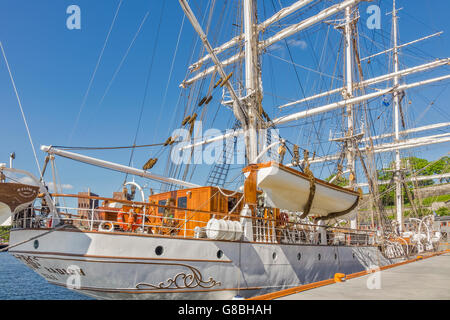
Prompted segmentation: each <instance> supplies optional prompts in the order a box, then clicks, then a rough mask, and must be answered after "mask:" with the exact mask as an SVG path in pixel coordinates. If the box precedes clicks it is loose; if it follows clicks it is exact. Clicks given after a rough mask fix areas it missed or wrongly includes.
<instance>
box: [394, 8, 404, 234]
mask: <svg viewBox="0 0 450 320" xmlns="http://www.w3.org/2000/svg"><path fill="white" fill-rule="evenodd" d="M392 24H393V33H394V34H393V36H394V51H393V59H394V73H395V72H398V71H399V61H398V43H397V28H398V27H397V9H396V7H395V0H393V11H392ZM399 82H400V77H399V76H398V75H396V76H395V77H394V87H397V86H398V85H399ZM399 109H400V99H399V92H398V91H396V92H394V142H395V143H399V142H400V130H399ZM400 167H401V160H400V150H398V149H396V150H395V172H394V181H395V206H396V211H397V222H398V224H399V231H400V232H402V231H403V201H402V184H401V177H400V173H401V172H400V170H401V168H400Z"/></svg>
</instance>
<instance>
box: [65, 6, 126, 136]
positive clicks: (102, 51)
mask: <svg viewBox="0 0 450 320" xmlns="http://www.w3.org/2000/svg"><path fill="white" fill-rule="evenodd" d="M122 2H123V0H120V2H119V5H118V6H117V9H116V13H115V14H114V18H113V20H112V22H111V26H110V27H109V31H108V34H107V36H106V39H105V42H104V43H103V48H102V50H101V51H100V55H99V57H98V59H97V64H96V65H95V68H94V72H93V73H92V76H91V79H90V81H89V85H88V88H87V90H86V92H85V94H84V97H83V100H82V102H81V106H80V111H79V112H78V115H77V119H76V120H75V124H74V126H73V129H72V133H71V134H70V136H69V143H70V141H71V140H72V137H73V134H74V133H75V130H76V128H77V125H78V121H79V120H80V116H81V112H82V111H83V108H84V107H85V105H86V100H87V97H88V95H89V92H90V91H91V87H92V83H93V82H94V78H95V75H96V73H97V70H98V67H99V65H100V61H101V60H102V57H103V53H104V51H105V48H106V45H107V43H108V40H109V36H110V35H111V31H112V29H113V27H114V24H115V22H116V18H117V15H118V14H119V10H120V6H121V5H122Z"/></svg>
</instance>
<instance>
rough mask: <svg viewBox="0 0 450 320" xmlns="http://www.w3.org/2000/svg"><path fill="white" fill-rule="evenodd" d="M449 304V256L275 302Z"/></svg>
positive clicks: (406, 265)
mask: <svg viewBox="0 0 450 320" xmlns="http://www.w3.org/2000/svg"><path fill="white" fill-rule="evenodd" d="M312 299H313V300H405V299H406V300H415V299H420V300H450V253H444V254H442V255H438V256H434V257H431V258H428V259H424V260H419V261H414V262H411V263H408V264H404V265H400V266H397V267H393V268H390V269H387V270H383V271H378V272H374V273H371V274H368V275H364V276H360V277H356V278H353V279H350V280H347V281H345V282H336V283H333V284H330V285H324V286H320V287H317V288H314V289H311V290H307V291H302V292H299V293H295V294H291V295H286V296H282V297H279V298H276V299H275V300H312Z"/></svg>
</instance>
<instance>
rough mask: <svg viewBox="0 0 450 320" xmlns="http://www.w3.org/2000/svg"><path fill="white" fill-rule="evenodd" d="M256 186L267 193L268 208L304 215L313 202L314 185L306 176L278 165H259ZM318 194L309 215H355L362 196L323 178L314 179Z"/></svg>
mask: <svg viewBox="0 0 450 320" xmlns="http://www.w3.org/2000/svg"><path fill="white" fill-rule="evenodd" d="M256 180H257V181H256V184H257V187H258V188H260V189H261V190H263V191H264V192H265V194H266V202H267V205H269V206H271V207H274V208H279V209H284V210H289V211H294V212H303V211H304V210H305V207H306V206H307V204H308V201H309V199H310V192H311V182H310V179H309V177H308V175H306V174H305V173H302V172H299V171H297V170H294V169H291V168H288V167H286V166H284V165H282V164H279V163H276V162H269V163H265V164H258V172H257V179H256ZM314 184H315V192H314V197H313V198H312V203H311V208H310V210H309V215H313V216H316V217H327V218H331V217H343V216H349V215H353V214H354V209H356V206H357V204H358V201H359V198H360V196H361V195H360V193H359V192H355V191H352V190H348V189H345V188H342V187H339V186H336V185H333V184H331V183H328V182H326V181H323V180H320V179H314Z"/></svg>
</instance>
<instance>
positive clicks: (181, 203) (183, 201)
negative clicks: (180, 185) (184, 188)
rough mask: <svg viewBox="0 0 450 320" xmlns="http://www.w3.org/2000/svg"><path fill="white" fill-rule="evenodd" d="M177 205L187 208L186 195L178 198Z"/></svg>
mask: <svg viewBox="0 0 450 320" xmlns="http://www.w3.org/2000/svg"><path fill="white" fill-rule="evenodd" d="M177 207H178V208H183V209H186V208H187V197H181V198H178V201H177Z"/></svg>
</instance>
